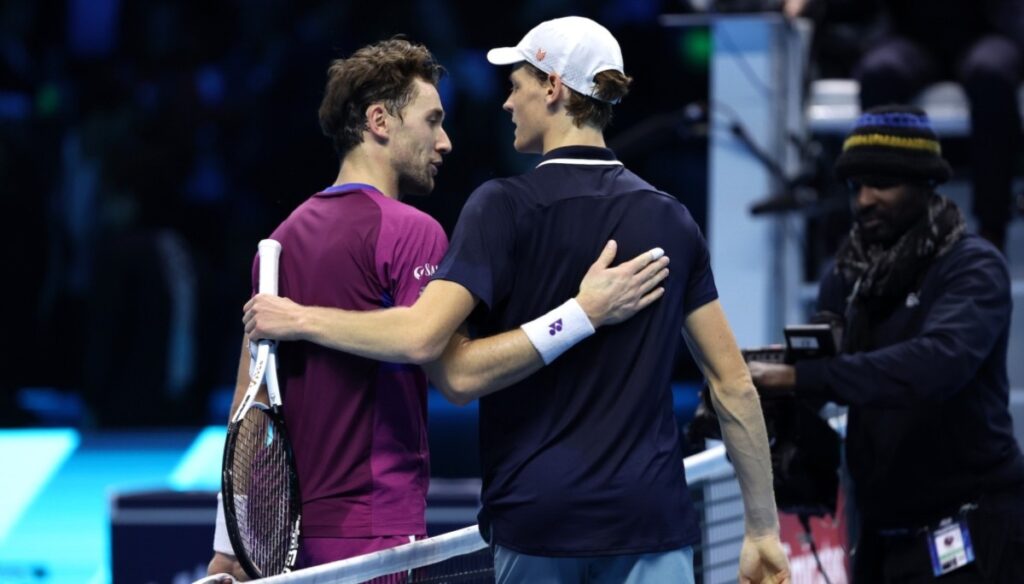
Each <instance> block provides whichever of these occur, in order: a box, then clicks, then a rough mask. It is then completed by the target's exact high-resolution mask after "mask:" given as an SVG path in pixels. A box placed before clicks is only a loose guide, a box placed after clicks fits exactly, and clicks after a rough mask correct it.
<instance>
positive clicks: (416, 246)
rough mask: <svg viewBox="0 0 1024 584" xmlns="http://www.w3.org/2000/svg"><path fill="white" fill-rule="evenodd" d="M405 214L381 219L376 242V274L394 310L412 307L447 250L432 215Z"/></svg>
mask: <svg viewBox="0 0 1024 584" xmlns="http://www.w3.org/2000/svg"><path fill="white" fill-rule="evenodd" d="M409 211H411V212H406V213H403V214H402V215H401V217H398V218H394V217H389V216H387V215H385V217H384V218H382V224H381V230H380V236H379V237H378V240H377V252H376V254H375V255H376V262H377V272H378V274H379V277H380V278H381V280H382V281H383V282H384V285H385V286H386V288H387V290H388V293H389V294H390V295H391V300H392V302H393V306H412V305H413V304H415V303H416V299H417V298H419V297H420V293H421V292H423V288H425V287H426V285H427V284H428V283H429V282H430V276H431V275H432V274H433V273H434V271H435V270H437V265H438V263H440V261H441V258H442V257H444V252H445V250H446V249H447V247H448V239H447V238H446V237H445V234H444V230H443V229H442V228H441V225H440V224H438V223H437V221H435V220H434V219H433V218H431V217H430V216H429V215H426V214H424V213H421V212H419V211H412V210H411V209H410V210H409Z"/></svg>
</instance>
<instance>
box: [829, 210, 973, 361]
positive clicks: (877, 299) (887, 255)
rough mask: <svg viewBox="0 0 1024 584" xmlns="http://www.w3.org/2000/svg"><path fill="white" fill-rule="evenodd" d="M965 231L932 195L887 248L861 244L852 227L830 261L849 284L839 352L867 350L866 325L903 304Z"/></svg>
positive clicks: (959, 218) (957, 214) (956, 213)
mask: <svg viewBox="0 0 1024 584" xmlns="http://www.w3.org/2000/svg"><path fill="white" fill-rule="evenodd" d="M965 229H966V224H965V222H964V217H963V215H962V214H961V213H960V209H959V208H958V207H957V206H956V204H954V203H953V202H952V201H950V200H949V199H947V198H946V197H943V196H940V195H938V194H937V193H932V195H931V197H930V199H929V200H928V212H927V213H925V214H924V215H922V217H921V219H919V220H918V221H917V222H916V223H914V224H913V225H912V226H911V227H910V228H909V229H908V230H907V231H906V233H904V234H903V235H902V236H900V238H899V239H898V240H897V241H896V243H894V244H892V245H891V246H890V247H883V246H881V245H877V244H875V245H867V244H865V243H864V241H863V239H862V234H861V230H860V226H859V225H858V224H856V223H854V226H853V229H852V230H851V231H850V236H849V237H848V238H847V240H846V241H845V242H844V243H843V245H842V246H841V247H840V248H839V252H838V253H837V256H836V270H837V271H838V273H839V274H841V275H842V276H843V278H844V279H845V280H846V282H847V283H852V284H853V291H852V292H851V293H850V296H849V298H847V300H846V305H847V310H846V322H847V331H846V334H845V337H846V340H845V342H844V343H843V345H844V351H845V352H848V353H852V352H856V351H862V350H866V349H868V348H869V347H868V343H869V342H870V335H869V333H870V330H871V324H872V323H873V322H877V321H879V320H881V319H882V318H884V317H885V316H887V315H888V314H889V313H890V312H892V310H893V309H895V308H896V307H897V306H899V304H900V303H902V302H904V301H906V298H907V296H908V295H909V294H910V293H911V292H913V291H914V290H915V289H916V288H917V287H918V286H920V284H921V280H922V278H924V274H925V271H926V270H927V269H928V267H929V266H930V265H931V263H932V261H933V260H934V259H935V258H938V257H940V256H942V255H943V254H944V253H946V252H947V251H949V249H950V248H951V247H953V245H954V244H955V243H956V242H958V241H960V239H961V238H962V237H963V235H964V230H965Z"/></svg>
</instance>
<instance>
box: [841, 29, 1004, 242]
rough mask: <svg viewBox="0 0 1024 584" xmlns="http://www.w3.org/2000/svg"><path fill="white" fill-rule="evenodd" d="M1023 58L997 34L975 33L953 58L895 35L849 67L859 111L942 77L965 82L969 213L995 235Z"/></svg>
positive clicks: (900, 98)
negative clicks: (970, 184)
mask: <svg viewBox="0 0 1024 584" xmlns="http://www.w3.org/2000/svg"><path fill="white" fill-rule="evenodd" d="M1022 62H1024V60H1022V56H1021V51H1020V49H1019V48H1018V46H1017V45H1016V44H1014V43H1013V42H1012V41H1010V40H1009V39H1007V38H1005V37H1001V36H997V35H990V36H984V37H981V38H979V39H977V40H976V41H974V43H973V44H971V45H969V46H968V47H966V49H964V50H962V51H960V52H959V53H958V54H955V55H952V56H940V55H937V54H936V53H935V52H933V51H930V50H928V49H927V48H925V47H923V46H921V45H919V44H917V43H915V42H913V41H911V40H909V39H906V38H903V37H898V36H894V37H890V38H888V39H886V40H884V41H883V42H881V43H879V44H878V45H876V46H875V47H874V48H872V49H871V50H869V51H868V52H867V53H865V55H864V57H863V58H862V59H861V61H860V63H859V64H858V66H857V69H856V71H855V77H857V80H858V81H859V82H860V88H861V94H860V101H861V107H862V108H864V109H867V108H869V107H873V106H876V105H885V104H889V103H908V102H909V101H910V100H911V99H912V98H913V97H914V96H915V95H917V93H918V92H920V91H921V90H922V89H924V87H925V86H927V85H929V84H931V83H934V82H936V81H939V80H941V79H952V80H955V81H958V82H959V83H960V84H961V85H962V86H963V88H964V91H965V92H966V94H967V98H968V100H969V102H970V109H971V136H970V152H971V154H970V156H971V170H972V172H973V177H974V197H973V210H974V215H975V216H976V217H977V218H978V222H979V224H980V228H981V230H982V232H983V233H985V232H988V234H995V235H997V236H998V237H999V238H1000V239H1001V238H1003V237H1005V233H1006V224H1007V223H1008V222H1009V220H1010V213H1011V208H1012V204H1011V200H1012V197H1011V188H1012V180H1013V170H1014V169H1013V163H1014V159H1015V157H1016V154H1017V149H1018V147H1019V145H1020V135H1021V114H1020V111H1019V107H1018V104H1017V87H1018V85H1019V84H1020V82H1021V73H1022ZM940 138H941V136H940ZM986 235H987V234H986ZM990 239H991V238H990Z"/></svg>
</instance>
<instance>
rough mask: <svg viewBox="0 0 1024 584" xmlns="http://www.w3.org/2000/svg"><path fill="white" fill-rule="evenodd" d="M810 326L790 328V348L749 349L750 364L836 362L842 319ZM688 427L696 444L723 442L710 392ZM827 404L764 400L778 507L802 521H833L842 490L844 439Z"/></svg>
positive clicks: (820, 318)
mask: <svg viewBox="0 0 1024 584" xmlns="http://www.w3.org/2000/svg"><path fill="white" fill-rule="evenodd" d="M812 321H813V322H812V323H811V324H801V325H789V326H787V327H785V329H784V334H785V338H786V344H785V345H769V346H766V347H759V348H754V349H744V350H743V358H744V359H745V360H746V361H747V362H748V363H749V362H751V361H762V362H769V363H786V364H793V363H796V362H798V361H802V360H805V359H817V358H822V357H831V356H834V355H836V354H837V353H838V349H839V347H840V346H841V342H842V329H843V327H842V318H841V317H838V316H837V315H833V314H830V313H822V314H819V315H816V316H815V318H814V319H812ZM701 398H702V399H701V403H700V404H699V405H698V406H697V411H696V413H695V414H694V419H693V421H692V422H691V423H690V425H689V426H688V427H687V430H686V437H687V439H688V440H689V441H690V442H691V443H692V444H703V442H704V440H706V439H714V440H721V439H722V434H721V429H720V427H719V425H718V416H717V415H716V414H715V410H714V407H713V405H712V403H711V396H710V392H709V390H708V388H707V387H706V386H705V388H704V389H703V390H702V391H701ZM822 406H824V400H822V399H813V400H812V399H804V398H796V399H795V398H792V397H787V398H771V399H762V400H761V408H762V411H763V412H764V419H765V424H766V426H767V429H768V439H769V446H770V448H771V456H772V472H773V477H774V487H775V501H776V504H777V505H778V507H779V510H781V511H784V512H787V513H792V514H795V515H801V516H821V515H832V514H834V512H835V507H836V496H837V493H838V490H839V473H838V470H839V449H840V446H841V444H840V439H839V435H838V434H836V432H835V430H833V429H832V427H831V426H829V424H828V422H827V421H825V420H824V419H822V417H821V416H820V415H819V413H818V412H819V411H820V410H821V408H822Z"/></svg>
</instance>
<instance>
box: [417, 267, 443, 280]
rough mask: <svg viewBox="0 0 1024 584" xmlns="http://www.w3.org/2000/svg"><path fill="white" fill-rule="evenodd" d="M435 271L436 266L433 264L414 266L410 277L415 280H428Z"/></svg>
mask: <svg viewBox="0 0 1024 584" xmlns="http://www.w3.org/2000/svg"><path fill="white" fill-rule="evenodd" d="M436 271H437V266H435V265H434V264H423V265H422V266H416V267H415V268H414V269H413V271H412V276H413V277H414V278H416V279H417V280H419V279H421V278H429V277H430V276H433V275H434V272H436Z"/></svg>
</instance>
